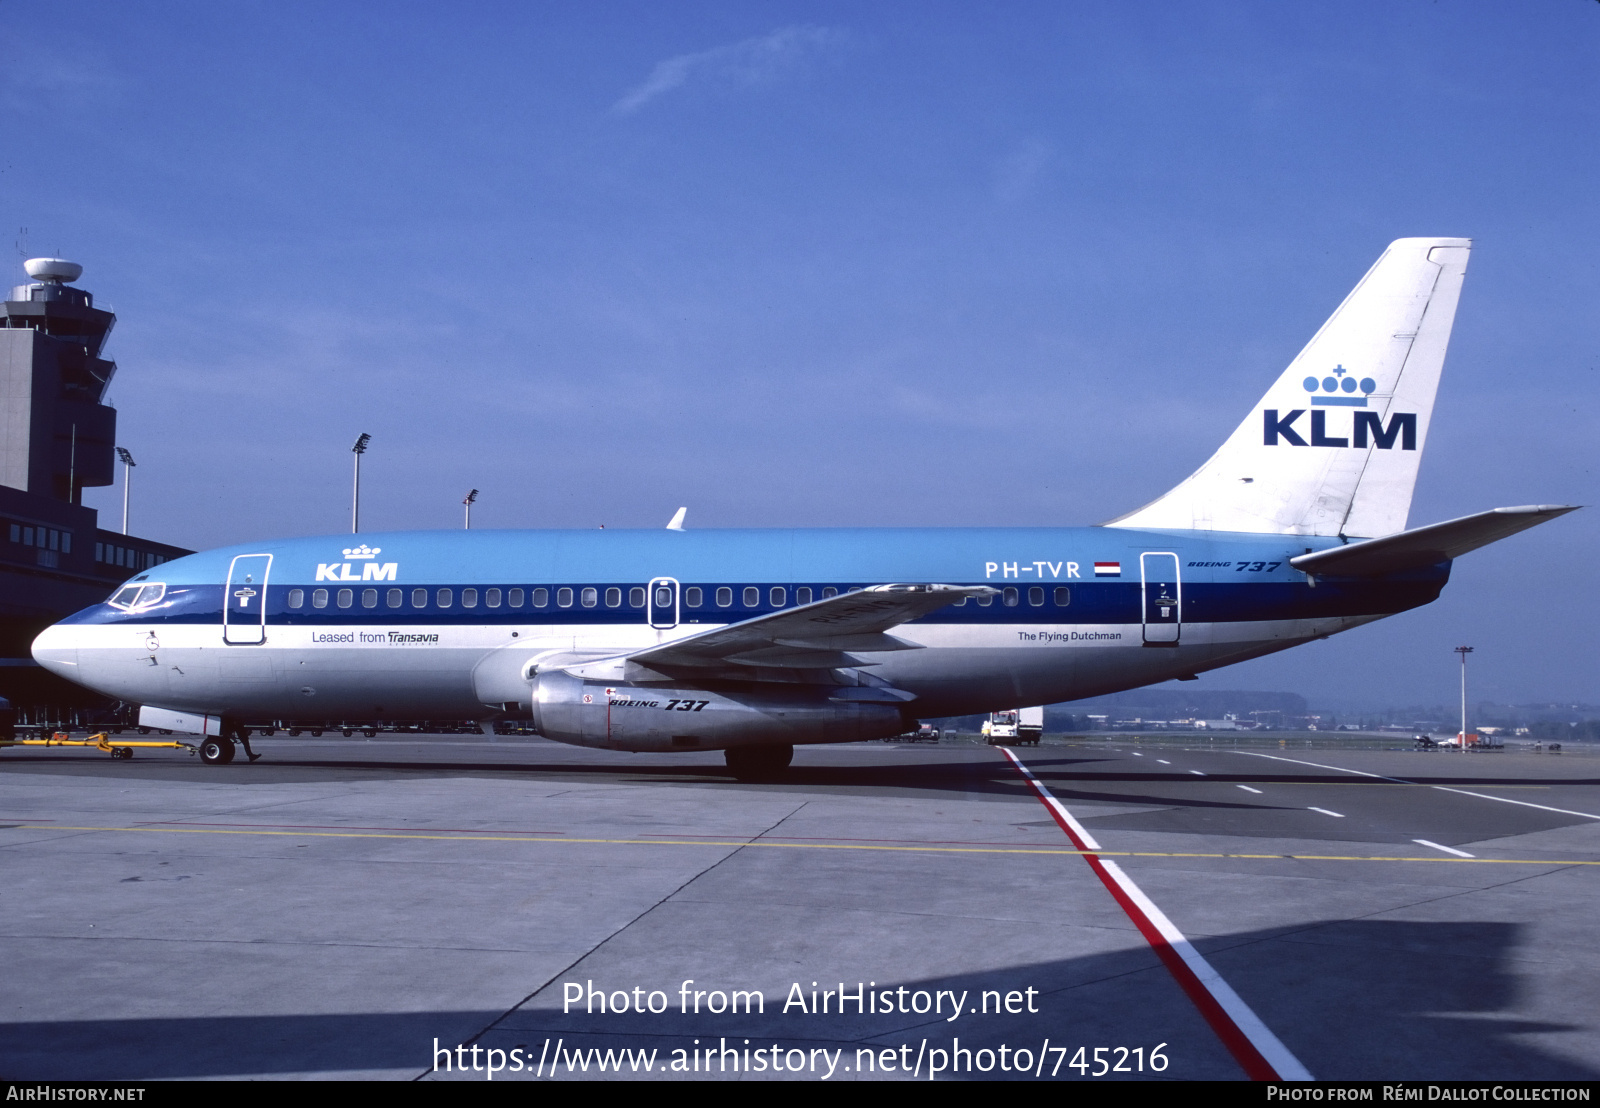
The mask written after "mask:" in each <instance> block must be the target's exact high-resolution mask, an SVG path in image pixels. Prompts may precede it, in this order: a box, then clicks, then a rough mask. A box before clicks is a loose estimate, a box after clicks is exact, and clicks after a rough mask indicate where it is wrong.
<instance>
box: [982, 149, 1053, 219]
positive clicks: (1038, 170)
mask: <svg viewBox="0 0 1600 1108" xmlns="http://www.w3.org/2000/svg"><path fill="white" fill-rule="evenodd" d="M1054 155H1055V151H1054V150H1053V149H1052V148H1051V146H1050V144H1049V143H1047V142H1044V141H1042V140H1040V139H1037V138H1033V139H1029V140H1027V141H1026V142H1024V143H1023V144H1022V145H1021V146H1019V147H1018V148H1017V149H1015V150H1013V151H1012V152H1011V153H1010V154H1008V155H1007V156H1006V157H1004V158H1002V159H1001V160H1000V163H999V164H998V165H997V166H996V167H995V171H994V197H995V199H996V200H999V201H1000V202H1001V203H1004V204H1014V203H1016V202H1017V201H1019V200H1022V199H1023V198H1024V197H1026V196H1028V194H1030V193H1032V192H1033V191H1034V189H1035V188H1037V187H1038V185H1039V183H1040V180H1041V178H1042V177H1043V176H1044V174H1045V171H1046V170H1047V169H1048V168H1049V166H1050V163H1051V161H1052V160H1053V158H1054Z"/></svg>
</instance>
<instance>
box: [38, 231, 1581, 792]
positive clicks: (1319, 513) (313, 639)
mask: <svg viewBox="0 0 1600 1108" xmlns="http://www.w3.org/2000/svg"><path fill="white" fill-rule="evenodd" d="M1470 246H1471V243H1470V242H1469V240H1466V239H1401V240H1399V241H1398V242H1395V243H1393V244H1391V245H1390V246H1389V248H1388V250H1386V251H1385V252H1384V254H1383V256H1382V257H1381V258H1379V259H1378V262H1377V264H1375V265H1374V266H1373V267H1372V269H1371V270H1370V271H1368V273H1367V274H1366V276H1365V277H1363V278H1362V280H1361V282H1360V284H1358V285H1357V286H1356V288H1355V290H1354V291H1353V292H1352V293H1351V294H1350V295H1349V296H1348V297H1347V298H1346V299H1345V301H1344V303H1343V304H1342V305H1340V306H1339V308H1338V310H1337V311H1335V312H1334V313H1333V316H1332V317H1331V318H1330V319H1329V320H1328V322H1327V323H1326V324H1324V325H1323V327H1322V329H1321V330H1320V331H1318V332H1317V334H1316V336H1315V337H1314V338H1312V340H1311V342H1310V343H1309V344H1308V345H1307V346H1306V348H1305V349H1304V350H1303V351H1301V353H1300V355H1299V356H1298V357H1297V358H1295V360H1294V361H1293V362H1292V363H1291V364H1290V366H1289V368H1288V369H1287V370H1285V371H1284V373H1283V374H1282V376H1281V377H1279V379H1278V380H1277V382H1276V383H1274V384H1273V386H1272V387H1271V388H1270V389H1268V390H1267V393H1266V395H1265V396H1264V397H1262V398H1261V400H1260V401H1259V402H1258V403H1257V404H1256V406H1255V408H1254V409H1253V410H1252V411H1251V413H1250V414H1249V415H1248V416H1247V417H1246V418H1245V419H1244V421H1243V422H1242V423H1240V425H1239V427H1238V429H1237V430H1235V431H1234V433H1233V434H1232V436H1231V437H1229V439H1228V440H1227V441H1226V442H1225V443H1224V444H1223V445H1222V447H1221V448H1220V449H1219V450H1218V451H1217V452H1216V454H1214V455H1213V456H1212V457H1211V459H1210V460H1209V461H1207V462H1206V463H1205V464H1204V465H1203V466H1201V467H1200V469H1199V470H1197V471H1196V472H1195V473H1194V474H1193V475H1191V476H1190V477H1189V478H1188V479H1187V480H1185V481H1184V482H1182V483H1181V484H1179V485H1178V486H1177V487H1176V488H1174V489H1172V491H1170V492H1168V493H1167V494H1166V495H1164V496H1162V497H1160V498H1159V499H1157V500H1155V501H1153V502H1151V503H1150V504H1147V505H1145V506H1144V507H1142V508H1140V509H1138V510H1137V511H1134V512H1130V513H1129V514H1127V515H1124V516H1122V517H1120V518H1118V519H1115V520H1111V521H1110V522H1108V523H1105V524H1102V525H1100V526H1098V527H1088V528H1075V529H1064V528H1036V529H1024V528H1014V529H959V530H958V529H946V530H931V529H930V530H915V529H905V530H898V529H897V530H822V529H806V530H778V531H686V530H683V529H682V527H681V522H682V515H681V513H680V515H679V516H678V517H677V518H675V519H674V521H673V524H672V525H669V527H668V528H667V529H664V530H661V531H611V530H595V531H498V532H492V531H491V532H482V531H456V532H399V533H393V534H383V535H376V536H371V537H369V538H368V540H367V541H366V542H362V543H361V544H360V545H358V546H354V547H351V546H346V545H344V542H347V541H348V540H341V539H338V538H322V539H296V540H292V541H286V542H277V543H265V544H257V545H252V546H247V547H235V548H232V549H226V550H216V551H211V552H209V553H204V554H195V555H192V556H190V557H187V558H182V559H178V560H176V561H172V562H168V563H166V564H164V565H162V566H159V567H157V568H156V569H154V570H151V571H149V572H147V573H143V574H140V575H139V576H137V577H135V578H133V579H132V580H130V581H129V582H127V583H126V584H125V585H124V586H123V587H121V588H120V589H118V590H117V591H116V592H115V593H114V594H113V595H112V596H111V597H110V598H109V599H108V600H107V601H106V602H105V603H104V604H101V605H98V606H96V607H94V608H90V609H88V610H86V611H83V612H80V613H78V614H77V615H75V616H73V617H71V618H70V619H67V620H64V621H62V622H61V623H59V624H57V625H55V626H54V627H51V628H50V629H49V630H47V631H45V632H44V633H43V634H42V635H40V636H39V638H38V639H37V641H35V643H34V646H33V653H34V657H35V658H37V659H38V660H39V662H40V663H41V664H42V665H44V666H46V667H48V668H49V669H51V670H52V671H54V672H56V673H59V674H61V675H62V676H64V677H68V678H71V679H72V680H74V681H77V682H78V683H80V684H82V685H86V686H88V687H89V688H91V689H94V690H96V691H98V692H101V693H103V694H105V695H107V696H111V697H115V698H117V699H119V700H122V701H125V702H128V703H134V704H139V705H142V706H143V707H142V709H141V716H140V719H141V722H143V723H145V724H146V725H151V726H159V727H164V728H169V729H173V730H187V731H193V732H198V733H202V734H204V735H206V736H208V738H207V740H206V741H205V742H204V743H203V745H202V757H204V758H205V759H206V760H208V761H228V760H231V759H232V757H233V749H234V742H235V741H236V740H242V739H243V738H245V737H246V735H247V732H246V731H245V728H246V726H247V725H248V723H249V722H250V721H255V720H277V721H284V722H287V723H292V722H293V721H296V720H308V721H325V720H344V721H385V720H415V719H477V720H491V719H520V720H531V721H532V722H533V724H534V726H535V727H536V729H537V730H538V731H539V733H540V734H542V735H544V736H546V737H548V738H551V739H557V740H560V741H562V742H569V743H577V744H581V745H585V746H594V747H605V748H610V749H618V750H635V751H683V750H708V749H710V750H716V749H721V750H724V751H726V758H727V761H728V764H729V766H730V767H731V768H733V769H734V770H735V771H736V772H737V773H740V774H750V773H763V772H773V771H776V770H778V769H781V768H782V767H783V766H786V765H787V764H788V762H789V759H790V757H791V755H792V753H793V747H794V745H795V744H799V743H830V742H849V741H853V740H859V739H873V738H879V737H883V736H889V735H894V734H899V733H901V732H904V731H907V730H909V729H911V728H912V727H914V726H915V724H916V720H917V719H918V718H927V717H937V716H949V715H964V714H970V713H976V712H987V711H990V710H992V709H997V708H1004V707H1010V706H1013V705H1016V704H1047V703H1054V702H1059V701H1064V700H1076V699H1080V698H1083V697H1088V696H1096V695H1101V694H1104V693H1110V692H1115V691H1117V690H1121V689H1129V688H1135V687H1138V686H1141V685H1148V684H1152V683H1154V682H1158V681H1165V680H1169V679H1172V678H1187V677H1192V676H1194V675H1195V674H1198V673H1200V672H1202V671H1204V670H1210V669H1215V668H1217V667H1218V666H1224V665H1229V664H1231V663H1233V662H1239V661H1243V660H1245V659H1247V658H1255V657H1258V656H1260V655H1263V654H1268V653H1271V652H1272V651H1275V650H1282V649H1284V648H1285V647H1290V646H1294V645H1296V644H1298V643H1303V642H1307V641H1310V640H1312V639H1318V638H1323V637H1326V636H1328V635H1331V634H1333V633H1335V632H1337V631H1344V630H1347V629H1348V628H1351V627H1356V626H1359V625H1361V624H1364V623H1369V622H1371V621H1373V620H1376V619H1382V618H1383V617H1384V616H1389V615H1393V614H1394V613H1396V612H1401V611H1405V610H1406V609H1408V608H1415V607H1417V606H1419V605H1422V604H1427V603H1428V602H1430V601H1432V600H1433V599H1434V598H1435V597H1437V596H1438V595H1439V591H1440V589H1442V588H1443V587H1444V585H1445V582H1446V581H1447V580H1448V578H1449V576H1450V565H1451V560H1452V559H1454V558H1456V557H1458V556H1460V555H1462V554H1464V553H1466V552H1468V551H1470V550H1474V549H1476V548H1477V547H1480V546H1483V545H1485V544H1487V543H1490V542H1494V541H1495V540H1497V539H1501V538H1504V537H1506V536H1508V535H1511V534H1513V533H1515V532H1517V531H1521V530H1523V529H1524V528H1527V527H1531V526H1533V525H1535V524H1537V523H1541V522H1543V521H1545V520H1548V519H1551V518H1553V517H1555V516H1557V515H1561V514H1562V513H1564V512H1568V511H1571V510H1572V509H1571V508H1569V507H1564V506H1554V505H1541V506H1532V507H1519V508H1496V509H1493V510H1491V511H1486V512H1482V513H1479V514H1477V515H1472V516H1467V517H1464V518H1462V519H1456V520H1451V521H1449V522H1445V523H1437V524H1432V525H1429V526H1425V527H1420V528H1416V529H1413V530H1407V529H1406V523H1407V516H1408V514H1409V512H1410V507H1411V495H1412V489H1413V487H1414V486H1415V483H1416V476H1417V466H1418V463H1419V461H1420V459H1421V456H1422V451H1423V446H1424V444H1425V443H1426V441H1427V436H1428V428H1429V417H1430V415H1431V413H1432V410H1433V402H1434V396H1435V393H1436V391H1437V387H1438V383H1439V375H1440V370H1441V368H1442V367H1443V365H1444V355H1445V347H1446V345H1447V343H1448V340H1449V336H1450V328H1451V323H1452V321H1453V319H1454V317H1455V309H1456V301H1457V297H1458V296H1459V294H1460V290H1461V282H1462V278H1463V277H1464V275H1465V273H1466V268H1467V255H1468V251H1469V249H1470ZM369 542H370V544H371V545H368V543H369Z"/></svg>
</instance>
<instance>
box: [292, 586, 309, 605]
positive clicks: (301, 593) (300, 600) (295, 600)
mask: <svg viewBox="0 0 1600 1108" xmlns="http://www.w3.org/2000/svg"><path fill="white" fill-rule="evenodd" d="M305 602H306V590H305V589H290V590H289V607H291V608H299V607H301V606H302V605H304V604H305Z"/></svg>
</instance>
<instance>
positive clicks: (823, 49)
mask: <svg viewBox="0 0 1600 1108" xmlns="http://www.w3.org/2000/svg"><path fill="white" fill-rule="evenodd" d="M848 41H849V38H848V36H847V35H846V34H845V33H844V32H843V31H840V30H836V29H834V28H831V27H808V26H794V27H780V28H779V29H778V30H776V31H773V32H772V33H771V34H769V35H763V36H761V37H760V38H747V39H745V40H743V41H742V42H733V43H729V44H727V45H726V46H714V47H712V48H711V49H710V50H702V51H700V52H699V53H695V54H679V55H677V56H676V57H672V58H668V59H667V60H666V61H662V62H657V63H656V66H655V68H654V69H652V70H651V71H650V76H649V77H647V78H645V81H644V83H643V84H641V85H639V86H638V87H637V88H635V89H632V90H630V91H629V92H627V93H626V94H624V95H623V97H622V99H620V100H618V101H617V102H616V103H615V104H613V105H612V106H611V110H612V111H613V112H615V113H616V114H617V115H629V114H631V113H633V112H636V111H638V110H639V109H640V108H642V107H644V106H645V105H646V104H648V103H649V102H650V101H652V100H654V99H655V98H656V97H658V96H662V95H664V94H665V93H669V92H672V91H673V90H674V89H679V88H682V87H683V86H684V85H686V84H688V83H689V81H691V80H713V81H715V80H721V81H729V82H733V83H736V84H743V85H761V84H767V83H770V82H772V81H776V80H778V79H780V78H782V77H784V76H787V75H788V74H790V73H793V72H794V71H796V70H797V69H799V68H800V67H801V66H802V65H804V64H805V63H806V62H807V61H809V60H811V59H813V58H819V57H828V56H831V55H835V54H837V53H838V52H839V51H840V50H842V49H843V48H844V47H845V45H847V43H848Z"/></svg>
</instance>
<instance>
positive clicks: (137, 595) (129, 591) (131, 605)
mask: <svg viewBox="0 0 1600 1108" xmlns="http://www.w3.org/2000/svg"><path fill="white" fill-rule="evenodd" d="M166 595H167V586H165V585H124V586H122V588H120V589H118V590H117V591H116V592H114V593H112V594H111V599H109V600H107V601H106V603H107V604H109V605H111V606H112V607H113V608H121V609H122V610H123V611H125V612H131V611H133V610H134V609H135V608H149V607H151V606H153V605H156V604H159V603H161V600H162V598H163V597H165V596H166Z"/></svg>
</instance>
